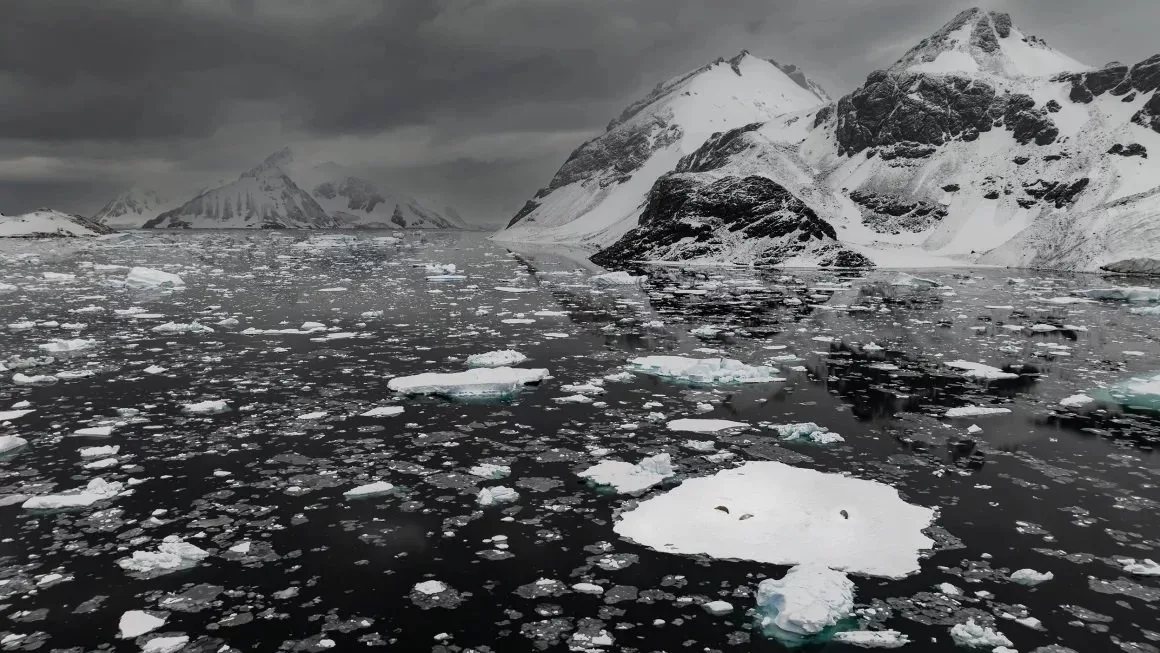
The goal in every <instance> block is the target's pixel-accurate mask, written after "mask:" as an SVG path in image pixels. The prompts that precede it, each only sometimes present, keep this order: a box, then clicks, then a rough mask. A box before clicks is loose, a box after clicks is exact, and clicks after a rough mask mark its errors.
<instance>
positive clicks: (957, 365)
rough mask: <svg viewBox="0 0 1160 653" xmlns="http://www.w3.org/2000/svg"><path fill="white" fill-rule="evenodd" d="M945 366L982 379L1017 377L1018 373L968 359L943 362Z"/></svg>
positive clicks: (992, 379)
mask: <svg viewBox="0 0 1160 653" xmlns="http://www.w3.org/2000/svg"><path fill="white" fill-rule="evenodd" d="M943 364H944V365H946V366H947V367H949V368H951V369H953V370H958V371H960V372H962V373H963V376H966V377H969V378H972V379H982V380H984V381H998V380H1002V379H1017V378H1019V375H1018V374H1013V373H1011V372H1004V371H1003V370H1001V369H999V368H997V367H991V366H990V365H984V364H982V363H972V362H970V361H964V360H957V361H950V362H947V363H943Z"/></svg>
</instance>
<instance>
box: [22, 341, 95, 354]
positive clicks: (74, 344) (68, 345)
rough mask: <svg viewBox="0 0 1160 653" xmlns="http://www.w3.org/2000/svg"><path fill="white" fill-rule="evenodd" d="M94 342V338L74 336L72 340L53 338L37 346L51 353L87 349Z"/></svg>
mask: <svg viewBox="0 0 1160 653" xmlns="http://www.w3.org/2000/svg"><path fill="white" fill-rule="evenodd" d="M95 344H97V341H96V340H86V339H85V338H75V339H73V340H60V339H55V340H53V341H52V342H49V343H45V344H43V345H37V347H39V348H40V349H42V350H44V351H47V352H49V353H53V354H66V353H69V352H74V351H83V350H85V349H89V348H90V347H92V346H93V345H95Z"/></svg>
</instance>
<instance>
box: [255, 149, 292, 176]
mask: <svg viewBox="0 0 1160 653" xmlns="http://www.w3.org/2000/svg"><path fill="white" fill-rule="evenodd" d="M293 162H294V154H293V152H291V151H290V148H289V147H284V148H282V149H280V150H278V151H277V152H275V153H273V154H271V155H270V156H268V157H266V158H265V160H264V161H262V162H261V163H259V164H258V165H257V166H255V167H253V168H251V169H250V170H248V171H247V172H245V173H244V174H242V177H263V176H266V175H269V174H271V173H273V174H276V175H285V174H286V169H287V168H288V167H289V166H290V165H291V164H292V163H293Z"/></svg>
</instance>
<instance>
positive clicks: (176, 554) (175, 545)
mask: <svg viewBox="0 0 1160 653" xmlns="http://www.w3.org/2000/svg"><path fill="white" fill-rule="evenodd" d="M208 556H209V552H208V551H206V550H205V549H202V548H201V547H198V546H196V545H193V544H190V543H189V542H186V541H184V540H182V539H181V538H180V537H178V536H176V535H169V536H167V537H166V538H165V539H163V540H162V541H161V544H159V545H158V546H157V550H156V551H134V552H133V554H132V555H131V556H130V557H128V558H121V559H120V560H118V561H117V566H119V567H120V568H121V569H124V570H125V571H129V572H135V573H139V574H149V575H160V574H166V573H169V572H172V571H177V570H179V569H188V568H189V567H192V566H194V565H195V564H197V562H198V561H199V560H201V559H203V558H206V557H208Z"/></svg>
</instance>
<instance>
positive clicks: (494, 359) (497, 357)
mask: <svg viewBox="0 0 1160 653" xmlns="http://www.w3.org/2000/svg"><path fill="white" fill-rule="evenodd" d="M526 360H528V357H527V356H525V355H523V354H521V353H520V352H518V351H515V350H512V349H504V350H500V351H489V352H487V353H484V354H472V355H470V356H468V357H467V366H468V367H511V366H512V365H519V364H520V363H522V362H524V361H526Z"/></svg>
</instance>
